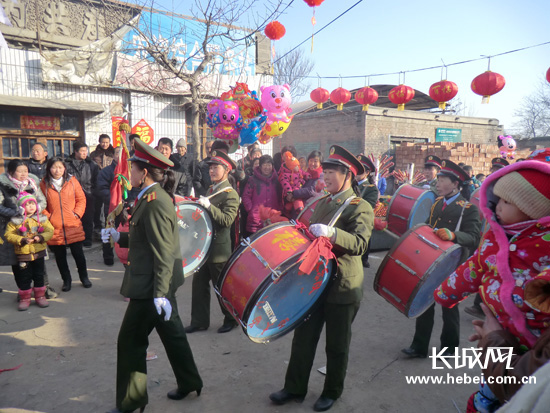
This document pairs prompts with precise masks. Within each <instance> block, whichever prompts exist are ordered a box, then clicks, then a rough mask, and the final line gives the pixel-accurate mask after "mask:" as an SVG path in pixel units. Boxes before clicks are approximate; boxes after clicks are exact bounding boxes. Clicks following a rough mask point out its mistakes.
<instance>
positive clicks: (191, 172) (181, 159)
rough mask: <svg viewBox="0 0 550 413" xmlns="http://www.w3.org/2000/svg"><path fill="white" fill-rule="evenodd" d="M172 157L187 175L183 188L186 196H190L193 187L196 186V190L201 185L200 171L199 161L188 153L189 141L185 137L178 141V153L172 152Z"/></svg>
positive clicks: (180, 169)
mask: <svg viewBox="0 0 550 413" xmlns="http://www.w3.org/2000/svg"><path fill="white" fill-rule="evenodd" d="M172 157H173V159H174V160H175V161H177V162H178V163H179V164H180V167H179V171H180V172H183V173H184V174H185V175H186V181H187V182H186V185H185V187H184V188H183V192H184V194H185V196H189V195H190V194H191V189H192V188H195V192H196V190H197V187H198V185H200V183H199V181H200V173H199V172H198V167H197V163H196V162H195V160H194V159H193V158H192V157H191V156H190V155H189V154H188V153H187V143H186V142H185V139H183V138H181V139H180V140H179V141H178V142H177V143H176V153H174V154H172ZM195 195H196V194H195Z"/></svg>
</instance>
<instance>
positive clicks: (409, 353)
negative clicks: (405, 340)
mask: <svg viewBox="0 0 550 413" xmlns="http://www.w3.org/2000/svg"><path fill="white" fill-rule="evenodd" d="M401 352H402V353H404V354H406V355H407V356H408V357H409V358H410V359H414V358H419V359H425V358H426V356H427V355H426V354H422V353H419V352H418V351H416V350H415V349H414V348H412V347H407V348H404V349H403V350H401Z"/></svg>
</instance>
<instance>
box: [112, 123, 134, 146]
mask: <svg viewBox="0 0 550 413" xmlns="http://www.w3.org/2000/svg"><path fill="white" fill-rule="evenodd" d="M111 122H112V125H113V146H114V147H115V148H116V147H117V146H119V145H120V139H121V136H122V135H121V133H120V130H119V129H118V127H119V125H120V124H121V123H126V124H128V125H129V124H130V122H128V120H126V119H124V118H123V117H122V116H111Z"/></svg>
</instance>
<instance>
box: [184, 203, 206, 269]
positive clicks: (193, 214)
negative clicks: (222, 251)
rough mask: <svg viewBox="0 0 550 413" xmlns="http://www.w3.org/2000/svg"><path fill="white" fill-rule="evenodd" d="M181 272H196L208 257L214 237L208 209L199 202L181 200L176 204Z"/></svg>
mask: <svg viewBox="0 0 550 413" xmlns="http://www.w3.org/2000/svg"><path fill="white" fill-rule="evenodd" d="M176 215H177V216H178V227H179V237H180V250H181V258H182V260H183V274H184V275H185V277H189V276H190V275H192V274H194V273H195V272H197V271H198V270H199V269H200V267H201V266H202V264H204V263H205V262H206V260H207V259H208V255H209V254H210V247H211V246H212V240H213V239H214V225H213V224H212V219H211V218H210V214H209V213H208V211H207V210H206V209H205V208H204V207H203V206H202V205H200V204H198V203H196V202H192V201H183V202H178V203H177V204H176Z"/></svg>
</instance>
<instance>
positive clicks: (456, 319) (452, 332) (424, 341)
mask: <svg viewBox="0 0 550 413" xmlns="http://www.w3.org/2000/svg"><path fill="white" fill-rule="evenodd" d="M438 307H440V308H441V309H442V313H443V314H442V315H443V329H442V330H441V348H443V347H449V350H451V351H454V349H455V347H458V346H459V344H460V313H459V311H458V304H457V305H455V306H454V307H453V308H447V307H441V306H438ZM434 316H435V304H432V305H431V306H430V308H428V309H427V310H426V312H425V313H423V314H422V315H421V316H420V317H418V318H417V319H416V330H415V332H414V338H413V342H412V344H411V348H413V349H415V350H416V351H417V352H419V353H421V354H423V355H426V356H427V355H428V350H429V349H428V347H429V345H430V337H431V336H432V330H433V327H434Z"/></svg>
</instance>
